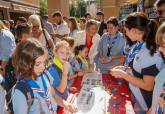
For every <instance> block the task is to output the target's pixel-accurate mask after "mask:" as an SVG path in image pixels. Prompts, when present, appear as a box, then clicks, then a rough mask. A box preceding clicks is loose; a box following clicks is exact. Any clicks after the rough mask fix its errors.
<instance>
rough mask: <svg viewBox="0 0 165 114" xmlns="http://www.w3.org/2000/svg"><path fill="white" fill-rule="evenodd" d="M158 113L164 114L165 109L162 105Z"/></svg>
mask: <svg viewBox="0 0 165 114" xmlns="http://www.w3.org/2000/svg"><path fill="white" fill-rule="evenodd" d="M157 114H164V110H163V108H161V107H160V106H159V108H158V113H157Z"/></svg>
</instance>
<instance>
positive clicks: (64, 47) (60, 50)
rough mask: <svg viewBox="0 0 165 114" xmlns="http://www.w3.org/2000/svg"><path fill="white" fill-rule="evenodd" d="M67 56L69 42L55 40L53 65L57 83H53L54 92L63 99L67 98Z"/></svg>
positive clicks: (68, 66)
mask: <svg viewBox="0 0 165 114" xmlns="http://www.w3.org/2000/svg"><path fill="white" fill-rule="evenodd" d="M68 56H69V44H68V43H67V42H66V41H60V42H57V44H56V48H55V57H54V67H55V69H56V74H57V75H58V77H59V81H58V83H56V84H54V87H55V92H56V94H57V95H59V96H61V97H62V98H63V99H65V100H66V99H67V81H68V72H69V69H70V65H69V63H68V62H67V60H68Z"/></svg>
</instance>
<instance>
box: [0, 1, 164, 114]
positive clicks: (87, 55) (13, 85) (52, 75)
mask: <svg viewBox="0 0 165 114" xmlns="http://www.w3.org/2000/svg"><path fill="white" fill-rule="evenodd" d="M154 7H155V8H156V10H157V13H158V14H159V18H158V19H157V20H154V19H149V18H148V17H147V16H146V14H145V13H143V12H134V13H131V14H129V15H128V16H127V17H126V18H125V19H124V20H122V21H121V22H120V21H118V19H117V18H116V17H110V18H109V19H108V20H106V21H105V19H104V13H103V12H101V11H99V12H97V14H96V19H94V18H92V16H91V15H90V13H86V14H85V16H84V18H80V19H79V20H77V19H76V18H75V17H69V18H67V17H63V15H62V13H61V12H59V11H55V12H54V13H53V14H52V17H48V16H47V15H45V16H42V17H40V16H39V15H36V14H33V15H31V16H29V18H28V19H26V18H25V17H19V18H18V19H17V21H16V22H14V21H13V20H8V21H7V20H0V83H1V85H0V99H1V100H0V114H57V111H58V109H59V107H64V109H65V110H68V111H69V112H71V113H74V112H77V110H78V109H77V107H76V106H74V105H73V104H71V103H69V102H67V97H68V91H69V89H72V88H71V85H72V83H73V81H74V79H75V78H76V77H82V76H84V74H85V73H88V72H92V71H98V72H101V73H104V74H107V73H108V74H111V76H113V77H115V78H119V79H123V80H125V81H126V82H127V84H128V87H129V88H130V90H131V93H132V101H133V106H134V109H135V112H136V114H164V113H165V78H164V77H163V76H164V75H165V74H164V73H165V69H164V68H165V22H163V21H164V20H165V1H164V0H157V1H156V2H155V4H154ZM48 19H51V20H52V21H51V22H49V21H48ZM77 21H79V22H77Z"/></svg>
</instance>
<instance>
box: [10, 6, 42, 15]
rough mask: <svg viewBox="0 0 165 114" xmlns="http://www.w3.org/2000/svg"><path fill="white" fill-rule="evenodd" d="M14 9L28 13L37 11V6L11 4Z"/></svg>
mask: <svg viewBox="0 0 165 114" xmlns="http://www.w3.org/2000/svg"><path fill="white" fill-rule="evenodd" d="M12 6H13V9H14V10H15V11H23V12H28V13H39V8H34V7H30V6H24V5H19V4H12Z"/></svg>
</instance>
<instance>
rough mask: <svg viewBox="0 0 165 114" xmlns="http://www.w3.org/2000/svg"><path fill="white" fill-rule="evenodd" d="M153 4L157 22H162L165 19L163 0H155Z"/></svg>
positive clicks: (164, 1) (164, 3)
mask: <svg viewBox="0 0 165 114" xmlns="http://www.w3.org/2000/svg"><path fill="white" fill-rule="evenodd" d="M154 6H155V7H156V9H157V12H158V14H159V22H160V23H163V22H164V21H165V0H157V1H156V2H155V4H154Z"/></svg>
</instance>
